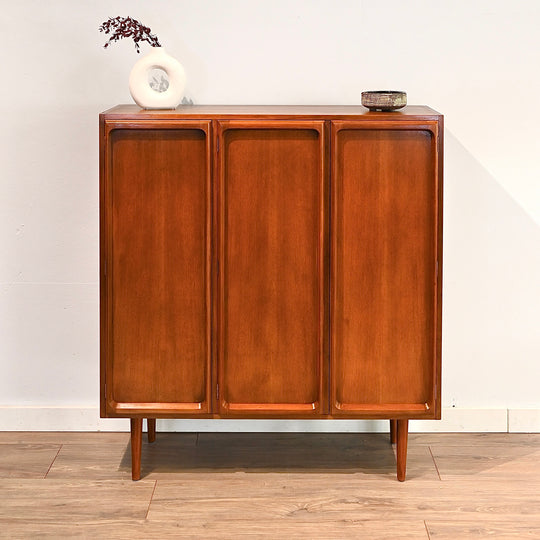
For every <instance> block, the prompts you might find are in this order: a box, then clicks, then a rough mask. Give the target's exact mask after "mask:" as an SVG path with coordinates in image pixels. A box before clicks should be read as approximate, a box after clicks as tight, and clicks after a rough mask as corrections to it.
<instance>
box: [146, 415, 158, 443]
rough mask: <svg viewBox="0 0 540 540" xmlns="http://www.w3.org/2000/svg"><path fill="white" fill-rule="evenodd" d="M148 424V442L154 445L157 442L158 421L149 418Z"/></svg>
mask: <svg viewBox="0 0 540 540" xmlns="http://www.w3.org/2000/svg"><path fill="white" fill-rule="evenodd" d="M146 424H147V426H148V442H149V443H152V442H154V441H155V440H156V419H155V418H147V419H146Z"/></svg>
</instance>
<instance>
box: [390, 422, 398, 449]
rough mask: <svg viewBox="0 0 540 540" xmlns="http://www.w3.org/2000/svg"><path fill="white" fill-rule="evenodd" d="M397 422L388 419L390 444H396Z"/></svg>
mask: <svg viewBox="0 0 540 540" xmlns="http://www.w3.org/2000/svg"><path fill="white" fill-rule="evenodd" d="M396 435H397V420H393V419H390V443H391V444H396Z"/></svg>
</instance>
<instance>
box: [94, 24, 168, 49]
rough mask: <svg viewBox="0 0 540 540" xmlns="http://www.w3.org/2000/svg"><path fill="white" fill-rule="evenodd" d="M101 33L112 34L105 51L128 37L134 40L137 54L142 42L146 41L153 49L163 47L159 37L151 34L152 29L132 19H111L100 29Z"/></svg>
mask: <svg viewBox="0 0 540 540" xmlns="http://www.w3.org/2000/svg"><path fill="white" fill-rule="evenodd" d="M99 31H100V32H105V34H110V33H112V35H111V37H110V38H109V40H108V41H107V43H105V45H103V47H104V48H105V49H106V48H107V47H108V46H109V45H110V44H111V43H114V42H115V41H119V40H120V39H122V38H126V37H130V38H133V41H134V42H135V50H136V51H137V53H139V52H140V46H139V42H140V41H146V42H147V43H149V44H150V45H151V46H152V47H161V43H160V42H159V40H158V38H157V36H155V35H154V34H152V33H151V32H152V31H151V30H150V28H148V26H144V25H143V24H142V23H140V22H139V21H137V20H135V19H132V18H131V17H114V18H112V17H109V19H108V20H106V21H105V22H104V23H103V24H102V25H101V26H100V27H99Z"/></svg>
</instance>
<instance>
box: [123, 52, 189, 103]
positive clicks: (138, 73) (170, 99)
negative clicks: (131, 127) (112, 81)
mask: <svg viewBox="0 0 540 540" xmlns="http://www.w3.org/2000/svg"><path fill="white" fill-rule="evenodd" d="M154 69H161V70H163V71H164V72H165V73H166V74H167V77H168V78H169V81H168V83H169V85H168V87H167V88H166V90H163V91H162V90H161V89H157V88H156V87H158V86H159V85H154V88H152V86H150V81H149V72H150V71H152V70H154ZM185 86H186V74H185V72H184V68H183V67H182V64H180V62H178V60H176V59H175V58H173V57H172V56H169V55H168V54H167V53H166V52H165V50H164V49H163V48H162V47H152V51H151V52H149V53H148V54H147V55H145V56H143V57H142V58H141V59H140V60H139V61H138V62H137V63H136V64H135V65H134V66H133V69H132V70H131V73H130V75H129V91H130V93H131V97H132V98H133V100H134V101H135V103H136V104H137V105H139V107H142V108H143V109H175V108H176V107H178V105H179V104H180V102H181V101H182V97H183V95H184V88H185Z"/></svg>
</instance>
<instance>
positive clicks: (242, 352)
mask: <svg viewBox="0 0 540 540" xmlns="http://www.w3.org/2000/svg"><path fill="white" fill-rule="evenodd" d="M323 129H324V126H323V124H322V123H321V122H302V123H298V124H295V123H290V122H288V123H281V124H279V123H273V124H271V123H264V122H257V123H256V129H254V128H253V122H251V123H248V122H246V123H241V122H229V123H227V124H221V125H220V132H221V134H220V141H221V142H220V147H221V149H220V158H219V159H220V173H221V174H220V194H221V205H220V210H221V217H220V223H221V230H220V238H221V242H220V244H221V253H220V277H221V281H220V301H221V304H220V305H221V309H220V329H219V336H220V337H219V343H220V347H219V352H220V355H221V356H220V365H219V385H220V386H219V387H220V411H221V412H222V413H223V414H225V415H229V414H234V412H235V411H236V412H237V414H238V413H239V414H242V413H243V414H245V413H246V412H251V413H252V414H253V413H257V414H264V413H265V412H270V413H272V414H276V413H280V412H290V413H295V414H299V415H310V414H311V415H313V414H317V413H320V412H325V411H323V409H322V404H321V401H322V399H323V381H325V380H326V379H325V378H323V377H325V376H326V357H325V355H324V352H325V351H324V346H325V342H326V337H325V336H326V327H327V325H326V315H325V305H324V300H325V296H324V288H323V287H324V284H325V276H326V268H325V257H324V254H325V242H326V238H325V230H326V224H325V219H326V216H325V210H326V207H325V201H324V196H325V193H326V187H325V182H326V175H325V174H324V173H325V170H324V167H325V161H324V141H323Z"/></svg>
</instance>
